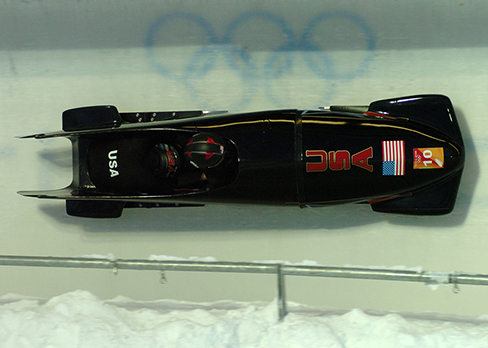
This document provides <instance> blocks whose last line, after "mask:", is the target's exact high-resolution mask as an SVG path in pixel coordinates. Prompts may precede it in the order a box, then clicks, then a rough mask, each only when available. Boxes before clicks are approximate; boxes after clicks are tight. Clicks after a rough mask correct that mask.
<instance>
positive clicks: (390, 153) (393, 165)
mask: <svg viewBox="0 0 488 348" xmlns="http://www.w3.org/2000/svg"><path fill="white" fill-rule="evenodd" d="M382 149H383V175H405V142H404V141H403V140H388V141H383V142H382Z"/></svg>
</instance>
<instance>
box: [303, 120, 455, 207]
mask: <svg viewBox="0 0 488 348" xmlns="http://www.w3.org/2000/svg"><path fill="white" fill-rule="evenodd" d="M302 124H303V125H302V132H303V144H302V147H303V154H304V163H302V170H301V172H302V173H304V174H303V177H304V178H303V201H304V202H305V203H306V204H320V203H340V202H347V201H361V200H363V201H374V200H377V199H384V198H396V197H400V196H403V195H411V194H413V193H415V192H416V191H419V190H428V189H429V188H430V186H432V187H434V186H436V184H437V183H438V182H441V181H443V180H447V179H448V178H449V177H450V176H452V175H454V174H455V173H457V172H459V171H460V170H462V167H463V164H464V153H463V147H462V145H461V144H458V143H456V142H455V141H453V140H452V139H450V138H449V137H447V136H446V135H444V134H442V133H440V132H439V131H437V130H435V129H433V128H431V127H430V126H426V125H424V124H421V123H418V122H415V121H409V120H397V119H391V118H383V119H375V118H374V117H371V118H369V117H365V118H356V117H349V118H348V117H343V116H342V115H333V114H327V115H325V114H306V115H303V117H302ZM324 134H326V135H327V136H325V137H324Z"/></svg>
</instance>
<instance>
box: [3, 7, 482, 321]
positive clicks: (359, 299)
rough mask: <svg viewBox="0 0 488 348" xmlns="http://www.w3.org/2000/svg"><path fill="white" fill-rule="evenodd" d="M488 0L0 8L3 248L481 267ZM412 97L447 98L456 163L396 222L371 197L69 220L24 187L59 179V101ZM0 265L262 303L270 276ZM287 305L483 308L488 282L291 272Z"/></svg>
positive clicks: (213, 105)
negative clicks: (456, 140)
mask: <svg viewBox="0 0 488 348" xmlns="http://www.w3.org/2000/svg"><path fill="white" fill-rule="evenodd" d="M487 17H488V4H487V3H486V1H483V0H477V1H475V0H473V1H452V0H448V1H437V0H431V1H420V0H418V1H417V0H414V1H406V0H405V1H400V0H383V1H353V0H343V1H312V0H310V1H309V0H297V1H283V0H263V1H249V0H244V1H232V0H227V1H224V0H221V1H218V0H207V1H203V0H202V1H197V0H193V1H182V0H181V1H170V0H166V1H130V0H121V1H112V0H108V1H102V0H79V1H74V0H73V1H67V0H65V1H60V0H59V1H56V0H27V1H22V2H20V1H14V0H2V1H1V2H0V19H1V20H0V112H1V117H0V168H1V170H0V189H1V193H2V194H1V197H0V208H1V209H0V224H1V225H0V254H6V255H33V256H81V255H90V254H102V255H106V254H109V253H112V254H114V255H115V256H116V257H118V258H123V259H131V258H143V259H145V258H148V257H149V255H152V254H156V255H160V254H164V255H174V256H179V257H191V256H200V257H203V256H213V257H215V258H216V259H218V260H225V261H253V260H287V261H291V262H300V261H303V260H314V261H317V262H319V263H320V264H325V265H344V264H352V265H364V266H369V265H376V266H385V267H392V266H396V265H404V266H406V267H416V266H422V267H423V268H424V269H426V270H434V271H464V272H473V273H485V274H487V273H488V266H487V260H488V255H487V250H488V233H487V231H486V230H487V228H486V225H487V223H488V210H487V201H488V198H487V194H488V189H487V187H488V186H487V185H486V181H487V179H488V174H487V164H486V162H485V161H484V160H483V159H484V158H485V156H487V155H488V154H487V152H488V138H487V136H486V134H487V130H488V123H487V121H486V105H487V102H486V99H487V98H486V97H487V95H488V89H487V87H488V86H487V85H488V35H487V31H488V26H487V24H486V18H487ZM420 93H440V94H446V95H448V96H449V97H450V98H451V99H452V101H453V103H454V106H455V110H456V112H457V115H458V117H459V121H460V123H461V127H462V130H463V134H464V137H465V143H466V149H467V161H466V169H465V173H464V177H463V180H462V184H461V188H460V193H459V198H458V202H457V205H456V208H455V210H454V212H453V213H452V214H450V215H447V216H442V217H415V216H412V217H411V216H392V215H384V214H378V213H374V212H372V211H371V209H370V207H369V206H367V205H349V206H337V207H330V208H323V209H322V208H321V209H298V208H292V207H289V208H276V207H264V208H263V207H253V206H211V207H205V208H188V209H166V210H163V209H160V210H158V209H152V210H131V209H128V210H126V211H125V212H124V214H123V216H122V217H121V218H120V219H116V220H89V219H82V218H74V217H68V216H67V215H66V214H65V211H64V203H63V202H57V201H43V200H36V199H29V198H25V197H21V196H19V195H17V194H16V191H18V190H25V189H53V188H60V187H63V186H67V185H68V184H69V183H70V181H71V148H70V143H69V141H68V140H66V139H49V140H41V141H39V140H32V139H28V140H21V139H17V138H15V136H22V135H28V134H33V133H39V132H45V131H53V130H58V129H59V128H60V127H61V112H62V111H63V110H65V109H68V108H72V107H77V106H85V105H97V104H112V105H116V106H117V107H118V108H119V110H121V111H145V110H150V111H153V110H161V111H162V110H179V109H195V108H198V109H200V108H203V109H227V110H231V111H245V110H260V109H269V108H288V107H292V108H315V107H317V106H320V105H328V104H356V105H357V104H369V102H371V101H373V100H377V99H383V98H389V97H398V96H404V95H410V94H420ZM168 278H169V283H168V284H166V285H161V284H160V283H159V274H158V273H157V272H131V271H121V272H120V273H119V275H117V276H113V275H112V273H111V271H100V270H66V269H40V268H14V267H2V268H0V294H6V293H10V292H13V293H20V294H25V295H31V296H38V297H50V296H53V295H56V294H61V293H64V292H67V291H70V290H74V289H85V290H89V291H91V292H92V293H94V294H95V295H97V296H99V297H102V298H112V297H115V296H117V295H124V296H128V297H132V298H134V299H141V300H149V299H159V298H174V299H183V300H191V301H214V300H219V299H234V300H244V301H251V300H271V299H272V298H274V297H275V296H276V293H275V279H274V277H272V276H264V275H260V276H258V275H226V274H218V275H214V274H187V273H169V274H168ZM287 290H288V297H289V299H290V300H292V301H296V302H301V303H307V304H312V305H321V306H329V307H338V308H344V309H348V308H363V309H367V308H373V309H385V310H399V311H415V312H422V311H436V312H446V313H456V314H487V313H488V289H487V288H483V287H474V286H462V287H461V292H460V293H459V294H457V295H455V294H454V293H453V292H452V291H451V287H441V288H440V289H438V290H437V291H431V290H430V289H429V288H428V287H427V286H424V285H422V284H407V283H392V282H375V281H363V280H361V281H360V280H354V281H353V280H340V279H305V278H299V279H297V278H292V277H288V279H287Z"/></svg>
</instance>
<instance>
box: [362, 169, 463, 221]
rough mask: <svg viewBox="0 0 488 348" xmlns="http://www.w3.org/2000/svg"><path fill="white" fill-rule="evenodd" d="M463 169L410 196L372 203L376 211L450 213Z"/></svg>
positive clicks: (426, 213) (424, 213) (428, 213)
mask: <svg viewBox="0 0 488 348" xmlns="http://www.w3.org/2000/svg"><path fill="white" fill-rule="evenodd" d="M461 175H462V171H461V170H460V171H458V172H457V173H456V174H455V175H453V176H451V177H450V178H448V179H446V180H445V181H442V182H440V183H438V184H437V183H436V184H435V186H433V187H431V188H429V189H427V190H423V191H420V192H417V193H413V194H412V195H410V196H406V197H400V198H394V199H390V200H383V201H380V202H376V203H371V208H372V209H373V210H374V211H377V212H382V213H394V214H408V215H443V214H449V213H450V212H451V211H452V210H453V208H454V203H455V201H456V196H457V192H458V188H459V183H460V181H461Z"/></svg>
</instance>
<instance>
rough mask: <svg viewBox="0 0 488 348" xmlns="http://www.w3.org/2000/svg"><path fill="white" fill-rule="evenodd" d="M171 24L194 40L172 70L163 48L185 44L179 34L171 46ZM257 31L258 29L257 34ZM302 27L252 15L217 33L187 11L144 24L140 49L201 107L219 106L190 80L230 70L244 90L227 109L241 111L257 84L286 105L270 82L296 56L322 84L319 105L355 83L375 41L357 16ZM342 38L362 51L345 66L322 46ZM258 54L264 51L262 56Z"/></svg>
mask: <svg viewBox="0 0 488 348" xmlns="http://www.w3.org/2000/svg"><path fill="white" fill-rule="evenodd" d="M176 24H179V25H180V27H182V28H186V30H188V28H193V29H191V30H193V31H191V34H192V35H187V36H198V38H196V39H195V40H196V41H195V42H192V43H191V44H190V45H192V50H191V51H190V54H187V53H186V54H180V56H178V57H177V60H178V61H179V62H180V65H179V66H178V67H174V66H171V64H168V62H167V60H166V59H165V56H164V54H163V53H162V52H164V48H165V47H166V45H171V44H173V45H175V46H178V45H181V44H182V43H181V42H177V41H178V40H180V39H183V41H185V40H184V39H185V37H184V34H181V33H180V34H179V37H178V35H176V38H173V40H174V41H173V42H170V41H171V38H169V37H168V35H170V34H165V32H166V31H169V32H171V28H174V27H175V25H176ZM218 24H221V23H218ZM260 28H261V29H264V30H263V31H261V32H259V30H260ZM304 28H305V29H304V30H303V31H302V32H301V33H296V32H294V31H293V30H292V29H291V27H290V25H289V24H288V23H287V22H286V21H285V20H284V19H283V18H282V17H280V16H278V15H276V14H273V13H270V12H264V11H263V12H260V11H258V12H246V13H243V14H241V15H239V16H237V17H236V18H234V19H233V20H232V21H231V22H230V23H229V24H227V26H226V27H225V28H224V29H223V30H221V32H222V33H221V34H220V35H218V34H217V33H216V30H215V28H214V26H213V25H212V24H211V23H209V21H207V20H206V19H205V18H204V17H202V16H200V15H197V14H194V13H189V12H173V13H169V14H165V15H163V16H161V17H159V18H158V19H157V20H156V21H155V22H154V23H152V25H150V27H149V29H148V32H147V35H146V40H145V45H146V49H147V54H148V59H149V62H150V63H151V65H152V66H153V68H154V69H155V70H156V71H157V72H159V73H160V74H161V75H162V76H164V77H165V78H167V79H170V80H172V81H174V82H180V83H182V84H183V85H184V86H185V88H186V90H187V91H188V93H189V94H190V96H191V97H192V98H193V99H194V100H195V102H197V103H198V104H199V105H201V106H203V107H207V106H208V107H210V108H215V107H219V105H208V103H207V101H206V100H203V99H204V98H203V97H202V95H201V94H202V93H201V92H200V93H199V90H198V89H197V87H196V86H195V81H198V80H199V79H203V78H205V77H206V76H208V75H209V74H210V73H211V72H212V71H214V70H216V69H218V68H222V67H219V66H217V65H218V64H226V67H225V68H226V69H229V68H230V69H231V71H233V73H234V74H236V75H237V76H239V78H240V85H242V86H243V88H244V90H243V91H242V93H241V95H240V97H239V100H237V101H236V102H235V105H231V107H234V108H243V107H245V106H246V105H247V104H248V103H249V102H250V101H251V100H252V98H253V96H255V93H256V91H257V88H258V86H263V87H264V91H265V93H266V95H267V97H268V98H269V100H271V101H272V102H273V104H275V105H276V106H277V107H280V106H281V107H282V106H283V105H284V104H286V102H284V101H282V100H280V99H279V98H278V97H277V95H278V93H274V89H275V88H276V83H275V81H277V80H279V79H283V78H286V76H287V74H290V73H291V72H292V70H293V68H294V65H296V64H298V62H297V57H300V61H301V62H302V64H303V65H304V67H306V69H307V70H308V72H307V73H308V75H309V76H310V75H312V76H313V77H314V78H315V79H319V80H320V81H321V83H322V82H323V85H324V86H326V88H325V89H324V90H322V91H321V92H320V94H321V95H320V96H319V99H320V100H317V102H318V103H320V104H321V105H324V104H325V103H326V102H327V100H328V99H329V98H330V96H331V95H332V93H333V90H334V88H335V86H336V84H337V83H338V82H341V81H347V80H352V79H356V78H358V77H360V76H361V75H362V74H363V73H364V72H365V71H366V70H367V68H368V67H369V66H370V64H371V62H372V60H373V58H374V51H375V48H376V38H375V35H374V32H373V31H372V29H371V28H370V27H369V25H368V24H367V23H366V22H365V21H364V20H363V19H362V18H361V17H360V16H359V15H357V14H355V13H353V12H347V11H331V12H323V13H320V14H317V15H315V16H314V17H312V18H311V19H310V20H309V21H308V22H307V23H306V25H305V27H304ZM344 28H345V30H343V29H344ZM168 29H169V30H168ZM339 30H342V31H341V32H338V31H339ZM344 31H345V32H346V34H345V35H344V33H343V32H344ZM257 32H258V34H256V33H257ZM243 33H244V34H243ZM246 33H248V34H249V33H250V34H249V35H247V34H246ZM347 33H349V34H347ZM164 35H166V41H165V42H161V41H160V40H161V36H164ZM182 35H183V36H182ZM344 40H351V41H352V45H354V47H353V49H359V50H360V51H361V52H364V53H362V55H361V57H360V59H357V58H356V59H355V60H354V61H353V62H351V63H348V61H347V59H345V61H346V63H344V60H342V61H340V62H338V59H337V58H335V59H334V58H333V54H334V50H335V49H336V48H337V47H327V45H330V44H331V43H332V45H336V46H337V45H339V46H340V45H341V42H343V41H344ZM163 41H164V40H163ZM183 44H184V43H183ZM347 44H348V43H347V42H346V45H347ZM250 46H252V47H251V48H250ZM347 47H348V48H350V46H347ZM253 48H254V50H253ZM180 52H181V51H180ZM263 52H265V53H266V55H265V57H264V58H263V57H262V56H263V55H262V53H263ZM258 54H261V55H260V58H259V59H257V58H256V55H258ZM173 58H174V57H173ZM338 63H339V64H338ZM339 65H340V66H339ZM224 106H225V105H224ZM220 107H222V105H220ZM227 107H228V106H227Z"/></svg>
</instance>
